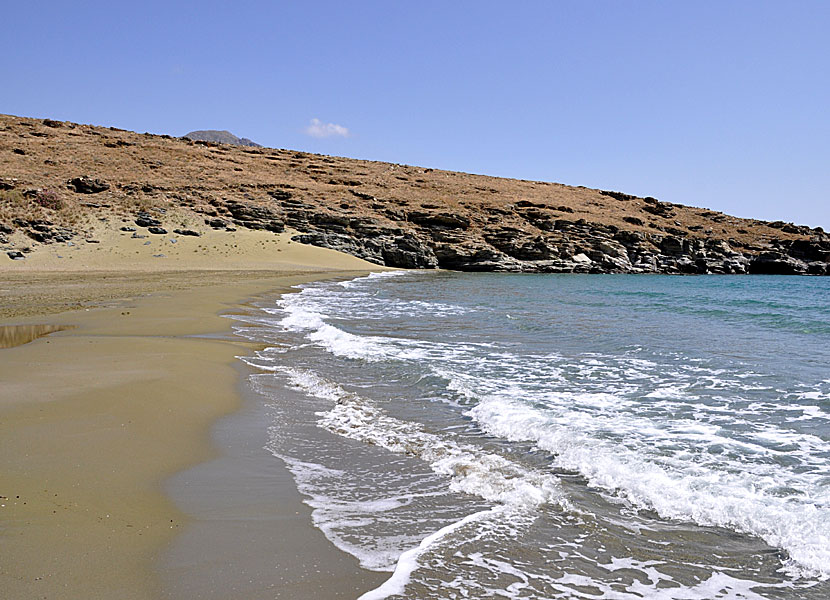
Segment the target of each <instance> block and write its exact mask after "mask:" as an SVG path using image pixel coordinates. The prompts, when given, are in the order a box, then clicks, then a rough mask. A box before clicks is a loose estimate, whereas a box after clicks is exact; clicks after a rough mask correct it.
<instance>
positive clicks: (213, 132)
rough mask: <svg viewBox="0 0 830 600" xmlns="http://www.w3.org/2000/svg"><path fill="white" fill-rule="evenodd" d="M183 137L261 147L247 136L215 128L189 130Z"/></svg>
mask: <svg viewBox="0 0 830 600" xmlns="http://www.w3.org/2000/svg"><path fill="white" fill-rule="evenodd" d="M184 137H186V138H187V139H189V140H193V141H201V142H216V143H217V144H233V145H234V146H252V147H254V148H262V146H261V145H260V144H257V143H256V142H254V141H252V140H249V139H248V138H241V137H236V136H235V135H234V134H232V133H231V132H230V131H224V130H223V131H219V130H217V129H202V130H199V131H191V132H190V133H186V134H185V135H184Z"/></svg>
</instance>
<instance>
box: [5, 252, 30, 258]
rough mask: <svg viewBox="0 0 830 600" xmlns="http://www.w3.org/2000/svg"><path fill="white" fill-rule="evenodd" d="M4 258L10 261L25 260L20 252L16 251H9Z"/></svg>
mask: <svg viewBox="0 0 830 600" xmlns="http://www.w3.org/2000/svg"><path fill="white" fill-rule="evenodd" d="M6 256H8V257H9V258H10V259H12V260H23V259H24V258H26V257H25V256H23V253H22V252H19V251H17V250H9V251H8V252H6Z"/></svg>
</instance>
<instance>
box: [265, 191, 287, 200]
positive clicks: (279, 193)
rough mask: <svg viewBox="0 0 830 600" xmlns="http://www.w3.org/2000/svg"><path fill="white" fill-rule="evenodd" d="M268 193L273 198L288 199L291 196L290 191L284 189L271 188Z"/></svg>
mask: <svg viewBox="0 0 830 600" xmlns="http://www.w3.org/2000/svg"><path fill="white" fill-rule="evenodd" d="M268 195H269V196H271V197H272V198H273V199H274V200H288V199H290V198H291V192H289V191H286V190H271V191H270V192H268Z"/></svg>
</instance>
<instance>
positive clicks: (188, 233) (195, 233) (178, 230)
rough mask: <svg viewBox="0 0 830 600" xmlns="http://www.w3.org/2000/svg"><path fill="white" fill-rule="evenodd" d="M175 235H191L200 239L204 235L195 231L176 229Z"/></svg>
mask: <svg viewBox="0 0 830 600" xmlns="http://www.w3.org/2000/svg"><path fill="white" fill-rule="evenodd" d="M173 233H177V234H179V235H189V236H193V237H199V236H200V235H202V234H201V233H199V232H198V231H194V230H193V229H174V230H173Z"/></svg>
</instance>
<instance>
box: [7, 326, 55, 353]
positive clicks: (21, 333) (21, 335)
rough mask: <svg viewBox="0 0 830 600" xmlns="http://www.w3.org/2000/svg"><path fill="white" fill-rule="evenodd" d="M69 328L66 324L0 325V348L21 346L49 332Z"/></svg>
mask: <svg viewBox="0 0 830 600" xmlns="http://www.w3.org/2000/svg"><path fill="white" fill-rule="evenodd" d="M71 328H72V327H70V326H67V325H0V348H14V347H15V346H22V345H23V344H28V343H29V342H33V341H34V340H36V339H38V338H41V337H43V336H45V335H49V334H50V333H55V332H57V331H63V330H65V329H71Z"/></svg>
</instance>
